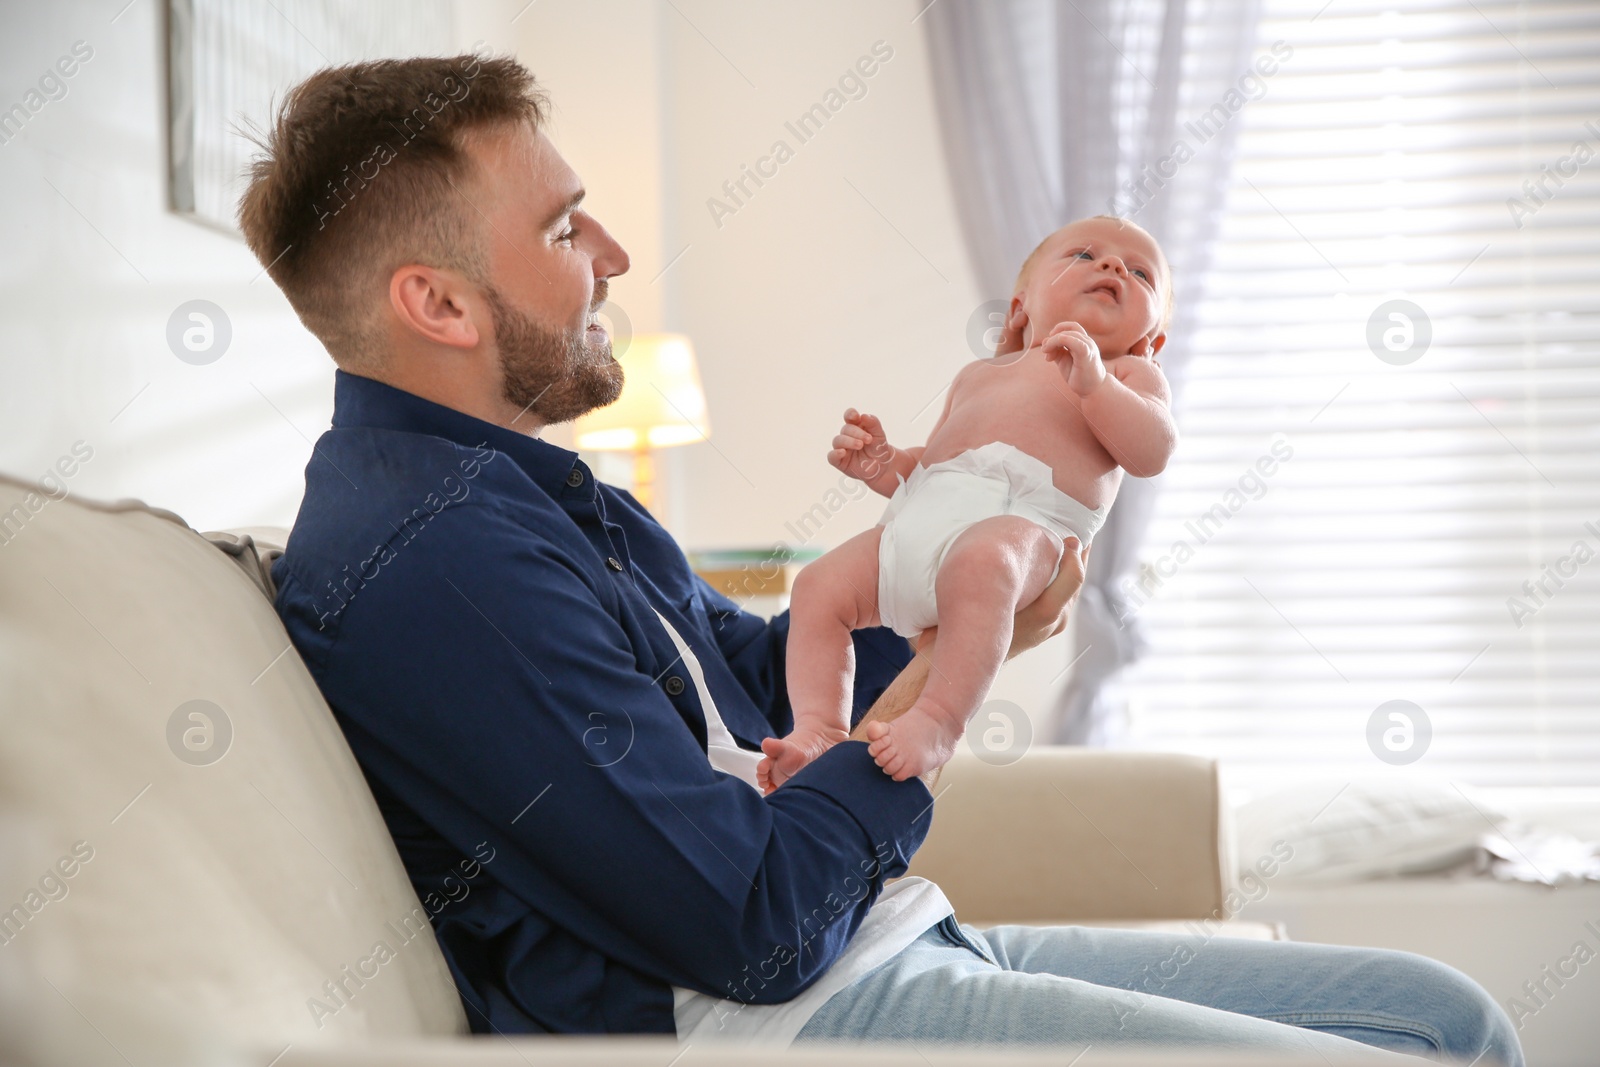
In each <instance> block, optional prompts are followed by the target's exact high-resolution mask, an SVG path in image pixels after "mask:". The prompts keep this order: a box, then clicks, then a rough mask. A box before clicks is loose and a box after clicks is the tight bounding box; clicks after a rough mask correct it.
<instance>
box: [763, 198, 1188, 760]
mask: <svg viewBox="0 0 1600 1067" xmlns="http://www.w3.org/2000/svg"><path fill="white" fill-rule="evenodd" d="M1171 292H1172V290H1171V274H1170V271H1169V269H1168V267H1167V261H1166V257H1165V256H1164V255H1163V254H1162V252H1161V249H1160V247H1159V246H1158V245H1157V244H1156V242H1155V240H1154V239H1153V238H1152V237H1151V236H1150V235H1149V234H1148V233H1146V232H1145V231H1144V230H1143V229H1141V228H1139V227H1138V226H1136V225H1134V224H1133V223H1132V222H1129V221H1127V220H1125V219H1117V218H1112V217H1109V216H1095V217H1093V218H1087V219H1081V220H1079V221H1077V222H1074V223H1070V224H1069V225H1067V226H1064V227H1062V228H1061V229H1059V230H1057V231H1056V232H1055V233H1053V234H1051V235H1050V236H1049V237H1047V238H1045V239H1044V241H1043V242H1042V243H1040V245H1039V247H1037V248H1035V249H1034V250H1033V252H1032V254H1030V255H1029V256H1028V258H1027V260H1026V262H1024V263H1023V265H1022V270H1021V272H1020V273H1019V275H1018V277H1017V284H1016V289H1015V295H1014V296H1012V298H1011V305H1010V309H1009V311H1008V312H1007V321H1006V323H1005V335H1004V336H1003V337H1002V339H1001V342H1000V344H999V346H998V348H997V354H996V356H995V357H994V358H993V359H983V360H977V361H975V362H972V363H969V364H968V365H967V366H965V367H963V368H962V369H961V371H960V372H959V373H957V374H956V376H955V380H954V381H953V382H952V383H951V385H950V390H949V395H948V397H947V398H946V400H945V406H944V411H943V413H942V414H941V415H940V416H939V421H938V422H936V423H935V424H934V427H933V430H932V431H931V432H930V433H929V434H928V442H927V444H925V445H924V446H922V447H921V448H895V447H893V446H892V445H890V444H889V443H888V440H887V439H886V437H885V435H884V431H883V426H882V424H881V423H880V422H879V421H878V420H877V419H876V418H874V417H873V416H871V415H865V414H861V413H858V412H857V411H856V410H855V409H854V408H852V409H850V410H849V411H846V412H845V415H844V418H845V425H844V427H843V429H842V430H841V431H840V432H839V435H838V436H836V437H835V438H834V439H833V450H832V451H831V452H830V453H829V454H828V461H829V462H830V463H832V464H833V465H834V466H835V467H837V468H838V469H839V470H841V471H843V472H844V473H846V474H848V475H851V476H852V477H855V478H859V479H860V480H861V481H863V482H865V483H866V484H867V485H868V486H869V487H870V488H872V489H873V490H874V491H876V492H878V493H879V494H881V495H883V496H887V497H890V501H889V506H888V508H887V510H885V512H884V515H883V519H882V520H881V522H880V523H879V525H877V526H875V527H873V528H872V529H871V530H868V531H867V532H866V533H863V534H858V535H857V536H855V537H853V538H851V539H850V540H849V541H846V542H845V543H844V544H842V545H840V546H839V547H838V548H836V549H834V550H833V551H831V552H829V553H827V554H826V555H824V556H823V557H822V558H821V559H819V560H817V561H816V562H815V563H812V564H811V565H810V566H808V567H806V568H805V570H803V571H801V572H800V574H799V575H798V577H797V578H796V580H795V585H794V591H793V603H792V606H791V608H790V622H789V648H788V682H789V702H790V704H791V706H792V707H793V709H794V730H793V732H791V733H790V734H789V735H788V736H787V737H784V738H782V739H781V740H780V739H777V738H769V739H768V740H767V741H765V742H763V744H762V751H763V753H764V757H765V758H763V759H762V761H761V763H760V765H759V767H758V768H757V775H758V777H759V779H760V781H761V783H762V787H763V788H764V789H765V790H766V791H768V792H770V791H772V790H773V789H776V788H777V787H778V786H780V785H782V784H783V783H784V782H785V781H787V780H788V779H789V778H791V777H793V776H794V774H795V773H796V772H797V771H799V770H800V768H801V767H804V766H805V765H806V764H807V763H809V762H811V761H812V760H813V759H815V758H816V757H817V756H819V755H821V754H822V753H823V752H824V751H826V750H827V749H828V748H829V747H830V746H832V745H834V744H836V743H837V742H839V741H843V740H844V739H845V737H846V734H847V732H848V730H849V726H850V694H851V689H852V678H853V676H854V673H855V664H854V648H853V645H852V644H851V640H850V632H851V631H852V630H854V629H857V628H860V627H864V626H877V625H880V624H882V625H885V626H889V627H892V628H893V629H894V631H895V632H896V633H898V634H901V635H903V636H906V637H912V636H914V635H917V634H919V633H921V632H922V631H924V630H927V629H928V628H930V627H932V626H934V625H935V624H936V623H937V625H938V627H939V629H938V634H937V637H938V640H937V641H936V642H935V643H934V645H933V647H932V649H931V651H930V652H929V655H930V656H931V660H930V670H929V676H928V682H927V685H926V686H925V687H924V688H923V691H922V694H921V695H920V696H919V697H918V698H917V700H916V703H914V704H913V705H912V706H911V708H910V709H909V710H908V711H907V712H906V713H905V714H904V715H902V716H900V717H899V718H897V719H894V720H892V721H890V722H888V723H879V722H874V723H871V724H869V725H868V727H867V738H868V741H869V747H868V751H869V752H871V754H872V756H873V758H874V759H875V760H876V761H877V763H878V766H880V767H882V768H883V769H884V771H885V772H887V773H888V774H890V775H892V776H893V777H894V779H895V780H896V781H903V780H904V779H906V778H909V777H911V776H913V775H920V774H923V773H925V772H926V771H928V770H931V769H932V768H934V767H938V766H940V765H942V764H943V763H944V762H945V761H946V760H948V759H949V758H950V756H951V755H952V754H953V753H954V751H955V746H956V742H957V741H958V740H959V739H960V738H961V735H962V732H963V731H964V730H965V728H966V723H967V719H968V718H969V717H971V715H972V714H973V712H975V711H976V710H977V709H978V706H979V704H980V703H982V701H983V698H984V696H985V695H986V694H987V693H988V691H989V686H990V685H991V684H992V683H993V682H994V678H995V675H996V674H998V673H999V670H1000V666H1001V664H1002V663H1003V662H1004V659H1005V655H1006V650H1007V647H1008V646H1009V645H1010V643H1011V628H1012V616H1013V615H1014V614H1015V613H1016V611H1017V610H1018V609H1019V608H1020V607H1023V606H1025V605H1027V604H1029V603H1031V602H1032V601H1033V600H1034V599H1035V598H1036V597H1038V595H1039V594H1040V593H1041V592H1042V591H1043V590H1044V588H1045V586H1047V585H1049V584H1050V582H1051V581H1052V580H1054V577H1055V575H1056V573H1057V572H1058V571H1059V569H1060V564H1061V555H1062V552H1063V551H1065V547H1066V546H1065V542H1066V541H1067V540H1068V539H1076V541H1077V542H1078V543H1079V544H1080V545H1082V546H1083V548H1084V549H1085V550H1086V549H1087V547H1088V545H1089V542H1090V540H1091V539H1092V538H1093V537H1094V534H1095V531H1096V530H1098V529H1099V528H1100V526H1101V524H1102V523H1103V522H1104V521H1105V516H1106V512H1107V510H1108V509H1109V508H1110V506H1111V502H1112V500H1113V499H1114V498H1115V497H1116V495H1117V487H1118V486H1119V485H1120V484H1121V481H1122V472H1123V471H1127V472H1128V473H1129V474H1132V475H1134V476H1135V477H1140V478H1148V477H1150V476H1152V475H1155V474H1158V473H1160V472H1161V470H1162V469H1163V468H1164V467H1165V466H1166V465H1167V460H1168V459H1169V458H1170V457H1171V455H1172V450H1173V448H1174V446H1175V445H1176V443H1177V429H1176V427H1175V426H1174V425H1173V421H1172V416H1171V414H1170V412H1169V411H1168V402H1169V396H1170V394H1169V392H1168V389H1167V382H1166V378H1165V376H1163V375H1162V373H1161V370H1160V368H1159V367H1158V366H1157V364H1156V361H1155V356H1156V353H1158V352H1160V351H1161V346H1162V345H1163V344H1165V343H1166V334H1165V332H1164V331H1165V329H1166V325H1167V319H1168V317H1169V316H1170V314H1171V307H1172V297H1171Z"/></svg>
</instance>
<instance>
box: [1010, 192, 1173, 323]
mask: <svg viewBox="0 0 1600 1067" xmlns="http://www.w3.org/2000/svg"><path fill="white" fill-rule="evenodd" d="M1086 217H1087V218H1091V219H1109V220H1110V221H1112V222H1119V223H1122V224H1123V225H1125V226H1132V227H1133V228H1134V229H1136V230H1138V231H1139V232H1141V233H1143V234H1144V235H1145V236H1147V237H1150V240H1151V242H1152V243H1154V244H1155V246H1156V252H1157V253H1158V254H1159V255H1160V256H1161V269H1162V270H1163V271H1164V272H1165V273H1166V276H1167V291H1166V294H1165V297H1164V299H1163V306H1162V308H1161V324H1160V326H1158V327H1157V331H1158V332H1160V333H1166V332H1167V327H1168V326H1169V325H1171V324H1172V264H1170V263H1168V262H1167V252H1166V249H1164V248H1162V247H1161V242H1160V241H1157V240H1156V239H1155V238H1154V237H1153V236H1151V235H1150V231H1149V230H1146V229H1145V228H1144V227H1143V226H1140V225H1139V224H1138V223H1137V222H1134V221H1133V220H1132V219H1128V218H1123V217H1122V216H1121V215H1089V216H1086ZM1073 221H1074V222H1082V221H1084V220H1083V219H1075V220H1073ZM1071 225H1072V223H1071V222H1069V223H1067V224H1066V226H1071ZM1065 228H1066V227H1065V226H1060V227H1057V228H1056V229H1054V230H1052V231H1050V232H1049V233H1047V234H1045V236H1044V238H1043V240H1041V241H1040V242H1039V243H1038V244H1036V245H1034V246H1033V251H1032V252H1029V253H1028V258H1027V259H1025V260H1023V261H1022V268H1021V269H1020V270H1018V271H1017V281H1016V284H1015V285H1013V286H1012V287H1011V292H1012V293H1013V294H1016V293H1020V292H1022V290H1023V288H1024V287H1025V286H1026V285H1027V284H1028V275H1029V274H1031V273H1033V265H1034V263H1035V262H1036V261H1037V260H1038V258H1039V256H1040V254H1041V253H1042V252H1043V251H1044V246H1045V245H1047V244H1049V243H1050V238H1052V237H1054V236H1055V235H1056V234H1058V233H1060V232H1061V231H1062V230H1063V229H1065Z"/></svg>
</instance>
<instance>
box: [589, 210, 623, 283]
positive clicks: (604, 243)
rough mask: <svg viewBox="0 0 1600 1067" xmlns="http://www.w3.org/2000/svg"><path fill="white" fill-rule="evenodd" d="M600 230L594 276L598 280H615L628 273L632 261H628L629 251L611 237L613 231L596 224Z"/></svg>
mask: <svg viewBox="0 0 1600 1067" xmlns="http://www.w3.org/2000/svg"><path fill="white" fill-rule="evenodd" d="M595 225H596V226H598V227H599V230H600V248H599V250H598V251H597V252H596V254H595V257H594V261H593V262H594V276H595V277H596V278H614V277H616V276H617V275H619V274H626V273H628V268H629V267H630V266H631V265H632V261H631V260H629V259H628V251H627V249H625V248H623V247H622V245H620V244H619V243H617V239H616V238H615V237H612V236H611V231H610V230H607V229H606V228H605V227H604V226H600V225H599V223H598V222H597V223H596V224H595Z"/></svg>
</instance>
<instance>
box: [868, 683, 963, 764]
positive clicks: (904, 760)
mask: <svg viewBox="0 0 1600 1067" xmlns="http://www.w3.org/2000/svg"><path fill="white" fill-rule="evenodd" d="M961 727H962V723H961V722H960V721H959V720H955V719H951V718H948V717H947V716H945V715H943V714H941V713H940V712H938V711H937V710H936V709H932V708H931V706H927V705H924V704H923V702H922V701H920V700H919V701H918V702H917V703H915V704H913V705H912V706H911V709H910V710H909V711H907V712H906V713H905V714H904V715H902V716H900V717H899V718H898V719H893V720H891V721H889V722H873V723H868V724H867V741H868V744H867V753H868V754H869V755H871V756H872V758H873V760H874V761H876V762H877V764H878V766H880V767H882V768H883V771H884V773H885V774H887V775H889V776H890V777H891V778H893V779H894V780H895V781H897V782H903V781H905V780H906V779H907V778H913V777H916V776H917V775H921V774H926V773H928V772H929V771H931V770H933V769H934V768H935V767H942V766H944V765H945V764H946V763H948V762H949V760H950V757H951V756H953V755H955V752H956V742H957V741H959V740H961Z"/></svg>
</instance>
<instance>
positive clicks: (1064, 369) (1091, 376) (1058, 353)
mask: <svg viewBox="0 0 1600 1067" xmlns="http://www.w3.org/2000/svg"><path fill="white" fill-rule="evenodd" d="M1044 358H1045V359H1048V360H1053V361H1054V360H1060V361H1061V362H1060V364H1059V365H1060V367H1061V376H1062V377H1063V378H1065V379H1066V380H1067V388H1068V389H1071V390H1072V391H1073V392H1074V393H1077V394H1078V395H1079V396H1088V395H1089V394H1090V393H1092V392H1094V391H1095V390H1096V389H1098V388H1100V386H1101V385H1103V384H1104V383H1105V380H1106V365H1105V361H1104V360H1102V359H1101V358H1100V346H1099V345H1097V344H1095V343H1094V338H1092V337H1090V336H1089V333H1088V331H1087V330H1085V329H1084V328H1083V327H1082V326H1079V325H1078V324H1077V323H1075V322H1063V323H1059V324H1057V326H1056V328H1055V329H1054V330H1052V331H1051V333H1050V336H1049V337H1046V338H1045V339H1044Z"/></svg>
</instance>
